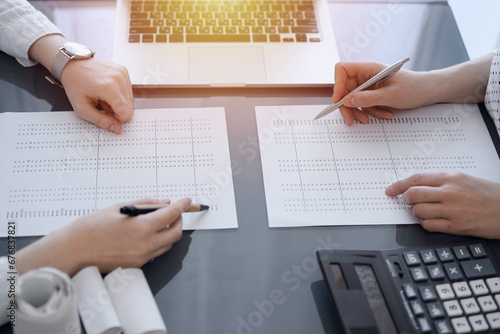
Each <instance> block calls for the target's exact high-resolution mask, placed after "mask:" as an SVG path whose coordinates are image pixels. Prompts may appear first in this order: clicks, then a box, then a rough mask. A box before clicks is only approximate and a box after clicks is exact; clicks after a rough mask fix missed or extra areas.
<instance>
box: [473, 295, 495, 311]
mask: <svg viewBox="0 0 500 334" xmlns="http://www.w3.org/2000/svg"><path fill="white" fill-rule="evenodd" d="M477 303H478V304H479V306H480V307H481V310H482V311H483V312H485V313H486V312H493V311H496V310H497V304H495V301H494V300H493V298H492V297H491V296H483V297H479V298H478V299H477Z"/></svg>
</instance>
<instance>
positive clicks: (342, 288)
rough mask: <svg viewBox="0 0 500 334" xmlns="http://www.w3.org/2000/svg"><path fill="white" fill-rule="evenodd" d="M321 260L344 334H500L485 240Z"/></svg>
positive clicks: (497, 283) (498, 274)
mask: <svg viewBox="0 0 500 334" xmlns="http://www.w3.org/2000/svg"><path fill="white" fill-rule="evenodd" d="M316 255H317V258H318V260H319V263H320V266H321V270H322V272H323V276H324V278H325V281H326V283H327V285H328V288H329V290H330V293H331V296H332V298H333V303H334V308H335V312H336V314H335V316H336V319H337V321H339V322H340V323H341V324H342V327H343V329H344V331H345V333H348V334H372V333H380V334H396V333H398V334H402V333H432V334H443V333H500V266H499V261H498V258H497V256H496V254H495V252H494V250H493V249H492V248H491V247H490V245H489V244H488V243H487V242H486V241H484V240H481V239H474V240H473V241H470V240H469V241H465V242H459V243H445V244H439V246H418V247H410V248H403V249H395V250H383V251H354V250H319V251H318V252H317V254H316Z"/></svg>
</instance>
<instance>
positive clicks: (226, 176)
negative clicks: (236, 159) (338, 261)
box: [0, 108, 238, 236]
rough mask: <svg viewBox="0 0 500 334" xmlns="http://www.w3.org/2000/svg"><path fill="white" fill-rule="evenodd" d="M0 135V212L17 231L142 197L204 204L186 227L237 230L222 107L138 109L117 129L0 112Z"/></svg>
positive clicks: (71, 118) (55, 115) (50, 115)
mask: <svg viewBox="0 0 500 334" xmlns="http://www.w3.org/2000/svg"><path fill="white" fill-rule="evenodd" d="M0 133H1V134H2V141H1V142H0V185H1V187H0V217H2V218H3V220H4V221H5V220H6V219H7V220H9V221H15V222H16V223H17V230H16V234H17V235H19V236H26V235H45V234H48V233H50V232H51V231H54V230H56V229H57V228H59V227H62V226H64V225H66V224H68V223H70V222H71V221H72V220H74V219H75V218H77V217H80V216H82V215H85V214H89V213H92V212H95V211H97V210H99V209H102V208H105V207H107V206H110V205H112V204H116V203H120V202H123V201H129V200H135V199H140V198H145V197H148V198H157V199H171V200H172V202H174V201H176V200H178V199H180V198H183V197H190V198H191V199H192V201H193V202H195V203H201V204H207V205H209V206H210V209H209V210H208V211H203V212H199V213H189V214H183V226H184V229H186V230H191V229H216V228H237V227H238V222H237V217H236V206H235V200H234V188H233V181H232V174H231V164H230V157H229V147H228V138H227V129H226V118H225V112H224V108H196V109H194V108H191V109H145V110H136V111H135V114H134V117H133V119H132V120H131V121H129V122H126V123H124V124H123V132H122V134H120V135H115V134H113V133H110V132H108V131H105V130H102V129H99V128H98V127H96V126H95V125H93V124H90V123H88V122H86V121H83V120H81V119H79V118H78V117H77V116H76V115H75V114H74V113H73V112H47V113H41V112H36V113H3V114H0ZM6 234H7V229H3V230H2V229H0V236H6Z"/></svg>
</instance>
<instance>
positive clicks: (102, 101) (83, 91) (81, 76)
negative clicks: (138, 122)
mask: <svg viewBox="0 0 500 334" xmlns="http://www.w3.org/2000/svg"><path fill="white" fill-rule="evenodd" d="M65 42H66V39H65V38H64V37H63V36H61V35H56V34H54V35H47V36H44V37H42V38H40V39H38V40H37V41H36V42H35V43H33V45H32V46H31V47H30V49H29V51H28V54H29V57H30V59H32V60H34V61H37V62H39V63H41V64H42V65H43V66H44V67H45V68H47V69H48V70H50V68H51V66H52V62H53V61H54V58H55V57H56V54H57V53H58V52H59V48H60V47H61V46H62V45H64V43H65ZM61 83H62V85H63V87H64V90H65V91H66V95H67V96H68V99H69V101H70V102H71V105H72V106H73V109H74V110H75V113H76V114H77V115H78V116H79V117H80V118H82V119H84V120H86V121H89V122H92V123H94V124H96V125H97V126H99V127H101V128H103V129H105V130H108V131H111V132H114V133H116V134H119V133H121V132H122V127H121V123H123V122H125V121H128V120H130V119H131V118H132V116H133V114H134V111H133V109H134V97H133V92H132V84H131V83H130V78H129V75H128V71H127V69H126V68H125V67H123V66H120V65H117V64H113V63H108V62H106V61H102V60H99V59H95V58H91V59H85V60H74V61H70V62H68V64H67V65H66V67H64V70H63V71H62V74H61ZM99 106H100V107H101V108H102V109H104V112H101V111H99V110H98V109H97V108H98V107H99Z"/></svg>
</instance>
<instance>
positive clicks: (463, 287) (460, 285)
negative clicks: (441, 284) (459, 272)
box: [453, 282, 472, 298]
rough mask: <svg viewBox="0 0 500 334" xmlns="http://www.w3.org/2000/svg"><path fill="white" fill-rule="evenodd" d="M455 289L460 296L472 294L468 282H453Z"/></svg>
mask: <svg viewBox="0 0 500 334" xmlns="http://www.w3.org/2000/svg"><path fill="white" fill-rule="evenodd" d="M453 290H455V294H456V295H457V297H458V298H463V297H469V296H471V295H472V292H471V291H470V289H469V286H468V285H467V282H456V283H453Z"/></svg>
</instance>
